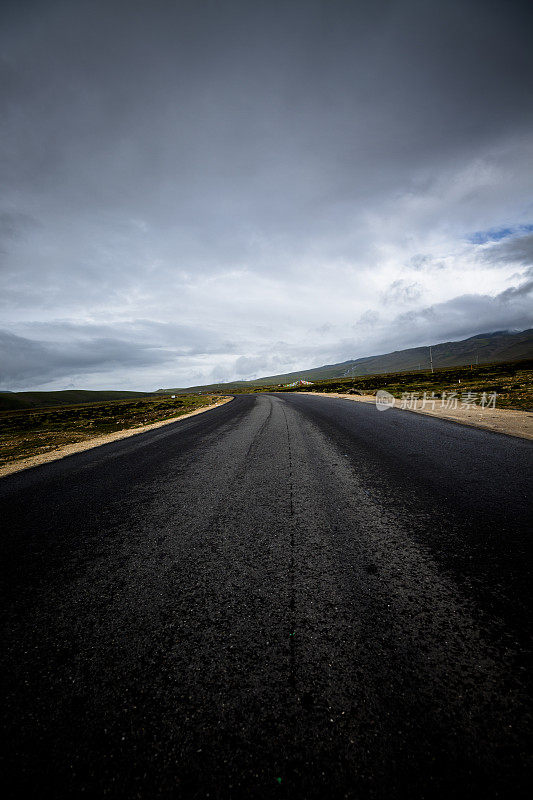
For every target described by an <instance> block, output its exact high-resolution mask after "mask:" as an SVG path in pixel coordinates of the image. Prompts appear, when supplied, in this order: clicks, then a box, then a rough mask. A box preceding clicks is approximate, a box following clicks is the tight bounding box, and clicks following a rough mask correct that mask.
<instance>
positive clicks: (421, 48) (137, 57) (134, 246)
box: [0, 0, 533, 388]
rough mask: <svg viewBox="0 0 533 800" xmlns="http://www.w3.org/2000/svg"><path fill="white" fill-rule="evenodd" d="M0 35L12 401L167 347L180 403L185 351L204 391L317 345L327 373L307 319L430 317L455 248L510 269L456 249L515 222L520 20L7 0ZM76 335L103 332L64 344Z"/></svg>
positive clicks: (526, 52)
mask: <svg viewBox="0 0 533 800" xmlns="http://www.w3.org/2000/svg"><path fill="white" fill-rule="evenodd" d="M2 14H3V18H2V25H1V26H0V30H1V33H0V102H1V104H2V109H1V115H0V116H1V123H0V124H1V144H0V158H1V161H0V182H1V185H2V197H1V198H0V255H1V256H2V260H3V265H2V273H1V275H0V290H1V295H2V301H1V302H2V308H3V316H4V320H5V321H4V324H3V327H4V328H6V329H9V330H10V331H11V333H16V334H17V335H19V336H20V337H21V338H22V339H26V338H28V339H29V340H30V341H31V342H34V344H35V346H36V347H43V348H44V350H45V353H44V354H43V358H42V364H43V366H42V368H39V370H40V371H38V372H35V371H34V372H32V371H31V369H29V368H28V371H27V372H26V373H24V374H26V375H27V376H28V377H27V379H28V380H41V379H42V380H46V379H47V376H48V378H49V379H50V380H53V379H55V377H56V376H59V375H68V374H70V373H69V370H71V372H72V374H74V372H75V371H76V373H75V374H76V375H81V374H82V373H83V372H84V371H85V372H87V373H88V372H89V371H91V370H93V369H96V365H97V364H98V363H100V366H101V368H102V370H104V369H109V370H111V369H115V367H114V366H113V365H115V364H119V363H120V364H122V366H123V367H124V372H123V374H124V375H125V374H126V372H127V371H128V370H130V374H131V376H132V378H131V380H132V381H134V380H136V379H138V373H136V372H135V371H134V367H135V365H136V364H137V362H136V361H135V359H140V361H139V363H140V362H141V361H142V363H143V364H145V365H146V367H147V368H148V367H150V365H155V366H157V364H166V363H167V362H166V361H158V359H159V358H160V356H161V358H163V354H164V353H166V352H167V350H168V352H170V353H173V354H176V355H179V356H180V359H181V357H182V356H183V358H186V356H187V354H188V355H189V357H190V359H191V361H190V364H191V369H190V372H189V373H187V371H186V368H185V367H183V370H182V372H181V373H180V374H181V375H182V378H180V380H182V382H186V381H187V379H188V378H187V375H188V376H189V378H190V380H191V382H193V381H194V380H196V378H197V372H198V370H199V369H204V371H205V370H207V372H208V371H209V370H210V369H211V367H208V366H207V361H206V362H205V364H204V362H202V366H198V362H197V361H195V360H194V359H196V358H197V357H202V358H203V357H204V356H206V358H207V356H209V355H210V354H220V358H222V359H225V361H224V363H223V364H222V366H221V367H220V369H221V370H222V371H223V372H224V373H225V374H226V370H227V369H229V367H228V366H227V365H228V364H231V365H233V366H231V369H233V370H234V374H242V371H243V370H244V371H245V372H246V373H247V371H249V370H250V369H252V367H253V368H257V371H258V372H261V371H262V370H261V367H260V363H263V364H264V365H265V369H268V368H269V365H270V366H271V365H272V364H273V363H274V362H272V361H271V360H270V361H269V358H271V357H270V356H269V355H268V354H269V352H272V351H273V349H274V346H275V343H276V342H277V341H278V340H281V339H282V338H283V340H284V341H286V342H287V345H286V351H284V352H285V353H286V354H284V353H281V354H280V355H279V356H278V355H276V357H275V358H276V359H277V360H276V363H278V362H279V363H280V364H281V363H283V359H284V358H287V359H289V360H290V359H296V360H297V359H298V358H299V357H301V358H306V359H307V358H309V359H311V360H313V359H312V355H310V354H309V353H310V352H312V347H313V346H314V347H315V352H316V354H317V358H318V354H319V353H324V347H325V345H324V337H328V345H327V347H328V348H329V350H328V352H327V354H329V356H330V357H331V359H332V360H335V356H336V354H337V353H340V352H341V350H342V348H343V347H344V345H343V344H342V340H343V336H344V334H343V333H342V331H341V330H340V326H339V325H337V327H335V324H333V322H330V320H335V321H336V322H337V321H340V320H342V322H343V324H344V326H345V328H346V329H347V328H349V327H350V326H351V325H353V320H354V319H358V318H359V317H361V316H362V315H364V313H365V311H367V312H368V313H369V314H370V315H372V314H377V315H378V317H377V318H380V317H379V312H380V310H383V309H382V306H386V305H387V303H389V311H390V305H391V304H392V303H393V302H394V303H397V304H400V306H402V304H408V305H409V306H412V305H413V304H415V303H416V302H421V301H422V298H423V302H424V304H431V303H434V307H435V308H437V307H439V303H444V304H445V303H446V302H454V301H453V299H450V277H449V276H450V274H451V273H450V269H451V267H450V259H451V256H450V255H449V253H453V252H454V248H456V246H457V245H456V243H457V242H465V241H467V242H470V246H471V247H472V257H471V261H472V262H476V263H484V264H486V266H487V267H488V266H489V261H490V263H491V264H492V265H493V268H492V270H491V271H492V273H493V274H494V273H495V272H497V270H498V267H499V266H502V265H505V264H506V263H511V262H512V261H515V262H516V263H518V264H525V263H526V261H523V260H522V259H521V257H518V258H513V257H512V253H511V249H512V246H513V244H512V241H511V240H510V239H508V238H503V239H502V240H501V241H500V242H497V243H496V244H494V245H492V246H490V247H487V248H486V249H485V250H484V252H483V255H482V256H481V255H479V254H478V255H476V252H477V251H475V248H476V247H477V246H482V245H483V243H484V242H487V241H495V239H494V238H493V239H491V238H488V239H484V238H480V236H481V233H483V232H485V233H487V232H489V233H490V232H491V231H492V232H493V234H491V235H493V237H496V239H497V238H498V235H499V234H498V231H500V232H501V231H507V230H509V231H511V233H512V236H511V239H513V238H514V239H515V240H516V241H518V239H517V237H516V236H514V233H513V232H515V233H516V231H520V230H523V225H524V224H525V223H524V219H523V218H522V217H523V214H524V213H525V209H526V208H527V207H528V206H527V203H528V202H529V200H528V198H529V195H528V192H529V183H528V174H527V161H528V154H529V155H530V151H529V149H528V148H529V147H530V145H529V142H528V134H529V131H530V126H531V122H532V121H533V111H532V104H531V96H532V94H533V91H532V90H533V70H532V51H531V47H530V35H529V31H530V30H531V9H530V6H529V4H526V3H518V2H503V0H502V2H492V1H490V2H487V0H447V2H445V3H442V2H440V0H439V2H437V0H375V2H372V3H370V2H357V1H356V0H354V2H346V1H345V0H327V2H326V0H301V1H300V0H283V2H281V1H280V0H269V1H268V2H266V0H265V2H263V1H262V0H252V1H251V0H242V1H241V2H239V1H238V0H226V1H224V0H221V2H215V1H214V0H178V1H177V2H161V1H158V0H153V1H152V2H151V3H148V2H144V1H141V0H130V1H129V2H117V1H116V0H115V1H113V0H108V2H99V1H98V0H96V1H95V0H93V1H92V2H84V0H77V2H74V3H73V2H70V1H69V2H67V1H66V0H64V2H54V0H49V1H48V2H46V3H43V2H24V0H22V2H7V3H4V4H3V10H2ZM509 220H512V223H510V222H509ZM526 222H527V220H526ZM521 225H522V229H521V228H520V226H521ZM432 231H434V232H435V238H436V240H437V241H427V240H428V238H429V239H430V238H431V236H430V235H429V234H428V232H432ZM476 232H477V233H476ZM480 232H481V233H480ZM494 232H496V233H494ZM502 235H503V234H502ZM469 236H470V239H469V238H468V237H469ZM476 236H478V238H477V239H476V238H475V237H476ZM472 237H474V238H472ZM519 238H524V237H519ZM516 246H518V245H516ZM520 246H522V247H524V246H525V243H522V245H520ZM426 248H427V250H426ZM505 248H507V249H505ZM430 252H431V256H430V255H424V253H430ZM481 259H484V261H482V260H481ZM452 260H453V259H452ZM527 263H529V262H527ZM411 272H416V273H417V275H416V276H415V277H413V275H411V274H404V273H411ZM435 275H437V278H436V279H435V281H434V282H433V283H431V284H430V283H428V284H427V285H426V283H424V281H426V278H427V279H428V280H429V279H430V278H431V279H433V278H434V276H435ZM438 275H440V276H441V277H440V278H439V277H438ZM453 279H455V278H453ZM491 280H493V281H494V283H493V284H492V285H491V286H490V287H487V289H486V290H487V291H488V292H490V293H491V294H492V295H496V294H498V293H499V292H501V291H502V289H501V285H500V283H499V282H498V281H499V279H498V280H497V279H496V278H494V279H491ZM419 283H420V286H419V285H418V284H419ZM458 289H459V287H457V291H456V294H457V295H459V294H460V292H459V291H458ZM347 296H350V297H352V298H353V308H348V306H347V305H346V304H345V298H346V297H347ZM288 300H290V301H291V303H292V306H291V303H289V302H288ZM428 307H429V305H428ZM292 308H296V309H298V310H297V311H293V310H291V309H292ZM460 308H463V312H464V314H465V315H468V313H469V309H468V308H467V305H463V306H461V304H459V305H456V306H454V309H455V311H454V312H453V313H452V315H451V318H452V319H455V320H456V334H457V335H458V336H459V335H461V332H462V331H463V328H464V327H465V325H468V324H470V323H469V319H468V316H467V317H465V319H460V318H459V317H460ZM513 308H515V306H514V305H513V304H512V303H511V304H510V305H509V307H508V308H507V312H508V320H509V325H511V326H516V325H518V321H519V320H520V319H522V317H523V315H522V312H521V311H520V309H518V308H517V309H516V314H517V316H516V318H511V317H512V314H511V310H512V309H513ZM317 309H318V310H320V314H319V319H320V322H322V326H321V327H322V330H321V331H318V330H317V331H316V337H317V338H316V341H315V340H313V344H311V343H310V341H309V340H308V333H307V331H308V330H309V316H310V315H313V314H315V313H316V310H317ZM399 310H400V312H401V309H399ZM409 310H412V308H411V307H409ZM322 311H323V312H324V313H322ZM507 312H506V313H507ZM419 313H420V314H421V315H422V316H423V311H422V310H421V311H420V312H419ZM143 318H144V319H145V322H144V323H143V322H140V321H139V320H141V319H143ZM368 318H369V317H368ZM506 318H507V317H506ZM380 319H381V321H382V323H383V324H385V322H384V320H385V319H389V322H390V325H391V327H390V328H389V329H388V332H387V331H385V332H384V334H383V335H384V336H386V335H388V337H389V339H390V340H391V341H395V339H396V333H397V332H396V331H395V330H394V327H393V326H394V325H395V324H396V323H394V322H393V321H391V320H390V318H389V317H388V316H387V314H385V315H382V317H381V318H380ZM57 320H59V322H58V321H57ZM482 320H485V317H484V316H481V317H480V322H479V324H480V325H481V324H482ZM31 323H35V324H36V325H37V326H39V325H40V326H41V328H42V330H39V331H38V330H37V328H36V329H35V330H34V334H35V338H33V337H34V334H32V333H31V331H30V329H29V328H28V326H29V325H30V324H31ZM67 323H68V324H67ZM156 323H160V324H161V325H163V326H167V327H166V328H165V331H166V332H165V333H162V332H161V331H160V332H159V333H157V332H156ZM83 324H87V325H88V326H89V327H91V326H102V327H103V328H104V329H105V330H104V331H103V333H102V334H101V335H97V334H96V332H94V331H93V333H92V334H90V333H88V334H87V337H88V338H87V341H82V339H81V338H80V336H81V334H80V328H79V326H80V325H83ZM380 324H381V323H380ZM483 324H485V322H483ZM487 324H489V326H490V324H491V323H490V322H489V321H487ZM46 325H50V326H53V325H56V329H55V333H54V336H55V339H54V342H53V346H52V344H50V343H49V342H50V340H49V338H48V337H49V336H50V335H51V330H52V327H50V328H49V329H48V331H47V330H46ZM68 325H70V326H71V329H72V326H74V327H76V326H78V327H77V331H78V333H77V334H76V336H77V338H75V342H74V344H73V343H72V342H71V341H70V338H69V337H70V336H71V329H69V327H68ZM172 325H176V326H178V327H177V328H176V330H175V331H174V332H172V331H171V327H169V326H172ZM324 325H325V326H327V327H325V328H324V327H323V326H324ZM146 326H148V327H146ZM179 326H182V328H181V329H180V328H179ZM281 327H283V331H282V333H280V332H279V329H280V328H281ZM315 327H316V326H315ZM363 327H364V326H362V328H361V330H362V329H363ZM366 328H367V329H368V326H366ZM206 330H207V331H208V335H207V338H206ZM369 335H370V334H369ZM421 335H422V334H421ZM334 336H337V337H338V342H339V345H338V347H337V350H335V347H336V345H335V342H334V339H333V337H334ZM88 341H91V342H92V344H91V345H90V346H89V345H88V344H87V342H88ZM183 341H186V345H183V346H182V345H180V342H183ZM365 341H366V342H367V343H371V342H372V341H373V340H371V339H367V340H365ZM47 342H48V344H47ZM109 342H117V343H118V344H116V357H115V356H113V357H110V351H109V347H110V345H109ZM39 343H40V344H39ZM128 343H129V345H130V349H129V350H128V349H127V347H125V348H124V349H121V348H122V345H123V344H128ZM360 344H361V347H362V346H363V343H362V342H361V343H360ZM21 346H22V345H21ZM32 346H33V345H32ZM113 346H115V345H113ZM358 346H359V345H358ZM369 346H370V345H369ZM12 347H13V348H14V351H15V350H16V347H18V345H17V346H15V343H12ZM28 347H30V349H31V346H30V345H28ZM50 348H52V349H50ZM73 348H74V349H73ZM151 348H152V349H151ZM153 348H155V349H153ZM388 349H390V348H388ZM17 352H18V351H17ZM35 353H37V351H35ZM61 353H64V355H65V358H64V368H63V367H61V366H60V360H61ZM120 353H123V358H122V361H121V357H120ZM128 353H129V355H128ZM258 353H259V355H258ZM89 354H90V355H89ZM358 354H359V353H357V352H353V353H351V354H350V355H352V356H354V357H355V356H357V355H358ZM130 357H131V359H133V361H131V360H130ZM36 358H37V357H36ZM217 358H218V355H217ZM241 358H242V359H244V360H242V361H241V360H239V359H241ZM150 359H153V360H152V361H150ZM23 360H24V359H23ZM37 360H38V359H37ZM24 363H25V362H24ZM28 363H29V362H28ZM172 363H173V362H172V360H170V362H169V364H172ZM46 364H49V371H48V373H47V371H46V368H45V366H44V365H46ZM180 364H181V361H180ZM309 365H311V364H309ZM11 366H13V364H12V365H11ZM10 368H11V367H10ZM172 368H173V367H172V366H169V367H168V370H167V367H166V366H165V370H167V372H166V373H165V374H169V376H170V374H171V372H170V371H171V369H172ZM176 368H177V367H176ZM180 369H182V367H180ZM212 369H215V367H214V366H213V367H212ZM217 369H218V367H217ZM207 372H206V373H205V374H207ZM45 373H46V374H45ZM12 374H13V375H14V374H15V373H14V372H13V373H12ZM17 374H18V373H17ZM21 374H22V373H21ZM153 374H154V373H150V376H152V375H153ZM146 375H147V377H146V378H145V379H144V380H146V381H148V380H149V379H150V380H151V379H152V378H151V377H148V373H146ZM228 377H232V375H228ZM17 380H19V379H18V378H17ZM20 380H22V378H20ZM162 380H163V379H162ZM168 380H169V383H171V384H172V382H173V381H172V379H171V377H169V379H168ZM196 382H197V380H196ZM158 383H160V381H159V380H157V381H156V384H158ZM147 388H150V387H149V386H148V387H147Z"/></svg>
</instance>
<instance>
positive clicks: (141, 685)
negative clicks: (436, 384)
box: [0, 394, 533, 800]
mask: <svg viewBox="0 0 533 800" xmlns="http://www.w3.org/2000/svg"><path fill="white" fill-rule="evenodd" d="M532 450H533V447H532V444H531V443H530V442H527V441H525V440H520V439H513V438H511V437H507V436H503V435H500V434H495V433H491V432H488V431H483V430H479V429H474V428H468V427H465V426H460V425H456V424H453V423H450V422H444V421H442V420H438V419H435V418H432V417H427V416H421V415H418V414H412V413H410V412H406V411H400V410H397V409H390V410H388V411H386V412H381V413H380V412H378V411H376V409H375V408H374V407H373V406H371V405H366V404H363V403H353V402H348V401H343V400H339V399H329V398H321V397H309V396H305V395H298V394H293V395H287V394H285V395H260V396H239V397H237V398H236V399H235V400H233V401H232V402H231V403H228V404H226V405H225V406H222V407H219V408H218V409H215V410H212V411H209V412H206V413H205V414H202V415H199V416H196V417H193V418H190V419H188V420H183V421H181V422H177V423H174V424H171V425H168V426H165V427H163V428H160V429H157V430H155V431H152V432H149V433H146V434H142V435H138V436H134V437H132V438H129V439H125V440H122V441H119V442H116V443H113V444H109V445H105V446H103V447H99V448H96V449H94V450H91V451H87V452H85V453H81V454H78V455H75V456H71V457H69V458H67V459H64V460H62V461H57V462H55V463H51V464H47V465H45V466H41V467H38V468H35V469H32V470H27V471H25V472H22V473H19V474H16V475H12V476H9V477H7V478H3V479H2V480H1V481H0V503H1V514H2V529H3V532H2V549H1V552H2V577H3V593H4V594H3V597H4V599H3V608H4V609H5V610H4V613H3V631H2V667H3V675H4V702H3V709H4V710H3V717H2V733H3V737H4V743H3V746H2V755H3V757H4V760H5V765H4V775H5V777H4V778H3V788H6V787H7V786H10V787H11V788H10V790H9V791H8V792H7V794H8V796H13V797H23V796H26V797H27V796H28V793H30V796H39V797H42V796H45V795H48V794H52V795H53V796H55V797H65V796H69V797H71V796H73V797H80V796H85V797H92V796H95V797H113V798H128V799H129V798H137V797H139V798H160V797H162V798H166V797H176V798H206V797H210V798H224V800H225V799H226V798H241V797H243V798H344V797H345V798H360V799H362V800H365V798H383V799H384V800H385V798H386V800H392V799H394V798H409V800H414V799H415V798H428V799H429V798H431V799H432V798H458V797H471V798H472V797H477V796H483V797H485V798H493V797H501V798H506V799H507V798H512V799H513V800H514V798H518V797H522V796H525V795H526V792H527V787H528V783H529V781H528V777H530V775H529V776H528V771H527V764H528V751H529V749H530V739H529V736H530V733H531V725H530V723H531V703H530V699H529V698H530V694H529V692H528V687H527V677H528V670H527V667H528V662H527V651H528V646H529V644H530V641H531V639H530V631H528V628H527V625H528V622H529V621H530V619H531V615H530V606H529V599H530V598H529V591H530V565H531V559H530V530H531V526H530V519H531V517H530V514H531V506H530V498H531V485H530V474H531V454H532Z"/></svg>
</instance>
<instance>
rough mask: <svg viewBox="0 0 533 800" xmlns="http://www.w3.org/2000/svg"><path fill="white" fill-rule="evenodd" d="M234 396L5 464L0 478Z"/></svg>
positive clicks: (201, 410)
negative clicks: (139, 425) (166, 417)
mask: <svg viewBox="0 0 533 800" xmlns="http://www.w3.org/2000/svg"><path fill="white" fill-rule="evenodd" d="M234 399H235V398H234V397H233V396H230V397H222V398H221V399H220V400H219V401H217V402H216V403H213V404H212V405H210V406H204V407H203V408H197V409H196V410H195V411H189V412H188V413H187V414H181V415H180V416H178V417H172V419H165V420H162V421H161V422H152V423H151V424H150V425H143V427H142V428H125V429H124V430H121V431H117V432H116V433H104V434H102V435H101V436H95V437H94V438H93V439H86V440H85V441H84V442H73V443H72V444H67V445H65V446H64V447H59V448H58V449H57V450H50V451H49V452H48V453H40V454H39V455H37V456H30V457H29V458H21V459H20V460H18V461H12V462H10V463H8V464H3V465H2V466H1V467H0V478H4V477H7V476H8V475H13V474H14V473H15V472H21V471H22V470H24V469H31V467H39V466H41V464H49V463H51V462H52V461H59V460H60V459H62V458H66V456H72V455H74V454H75V453H83V452H84V451H85V450H92V449H93V448H94V447H100V446H101V445H103V444H109V443H110V442H117V441H119V440H120V439H127V438H129V437H130V436H136V435H137V434H138V433H146V432H147V431H152V430H154V429H155V428H162V427H163V426H164V425H170V424H171V423H173V422H180V420H182V419H188V417H194V416H196V414H203V413H204V411H211V410H212V409H213V408H218V407H219V406H223V405H224V404H225V403H229V402H230V401H231V400H234Z"/></svg>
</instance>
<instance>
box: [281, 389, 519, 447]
mask: <svg viewBox="0 0 533 800" xmlns="http://www.w3.org/2000/svg"><path fill="white" fill-rule="evenodd" d="M294 394H305V395H318V397H333V398H337V399H339V400H353V401H355V402H358V403H372V404H375V402H376V397H375V395H354V394H340V393H338V392H295V393H294ZM398 410H399V411H400V410H401V411H410V412H411V413H413V414H422V415H424V416H426V417H434V418H435V419H442V420H444V421H445V422H455V423H456V424H458V425H466V426H468V427H470V428H478V429H479V430H484V431H492V432H493V433H503V434H505V435H506V436H513V437H514V438H516V439H527V440H528V441H532V440H533V426H530V427H532V430H531V431H528V430H519V429H518V427H517V425H516V424H514V425H513V424H509V423H512V422H515V423H516V420H517V419H518V420H521V421H522V422H523V423H526V422H527V423H530V420H531V417H532V415H531V412H530V411H521V410H518V409H504V408H497V409H490V412H491V414H492V415H493V416H494V415H496V419H491V418H490V417H489V418H485V419H479V418H476V417H474V416H468V417H460V416H454V415H452V414H443V413H440V412H439V411H438V410H435V411H430V410H426V409H424V410H422V409H420V408H404V409H398ZM487 411H488V409H487ZM505 414H509V415H511V416H509V417H507V418H506V417H505V416H500V415H505Z"/></svg>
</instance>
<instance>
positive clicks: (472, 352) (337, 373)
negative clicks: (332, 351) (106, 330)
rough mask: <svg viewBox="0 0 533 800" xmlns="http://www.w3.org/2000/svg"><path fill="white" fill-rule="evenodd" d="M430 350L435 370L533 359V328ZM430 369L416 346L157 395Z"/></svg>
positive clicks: (426, 351)
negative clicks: (250, 378)
mask: <svg viewBox="0 0 533 800" xmlns="http://www.w3.org/2000/svg"><path fill="white" fill-rule="evenodd" d="M431 349H432V354H433V366H434V368H435V369H437V368H441V367H457V366H464V365H467V364H476V363H477V364H495V363H499V362H503V361H520V360H522V359H525V358H531V357H532V356H533V329H531V328H530V329H529V330H527V331H520V332H519V333H509V332H508V331H496V332H494V333H482V334H478V335H477V336H471V337H470V338H469V339H463V340H462V341H460V342H441V343H439V344H434V345H432V348H431ZM428 368H429V347H413V348H410V349H408V350H395V351H394V352H392V353H385V354H383V355H378V356H368V357H365V358H357V359H352V360H349V361H343V362H341V363H340V364H326V365H324V366H322V367H314V368H313V369H303V370H300V371H298V372H286V373H283V374H281V375H269V376H266V377H264V378H257V379H256V380H253V381H234V382H231V383H216V384H210V385H206V386H191V387H189V388H188V389H183V388H181V389H159V390H158V393H164V394H167V393H168V392H176V393H178V392H199V391H200V392H214V391H227V392H231V391H243V390H247V389H253V388H254V387H257V386H275V385H278V384H284V383H292V381H296V380H307V381H320V380H328V379H330V378H345V377H357V376H362V375H376V374H383V373H388V372H403V371H410V370H426V369H428Z"/></svg>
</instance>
